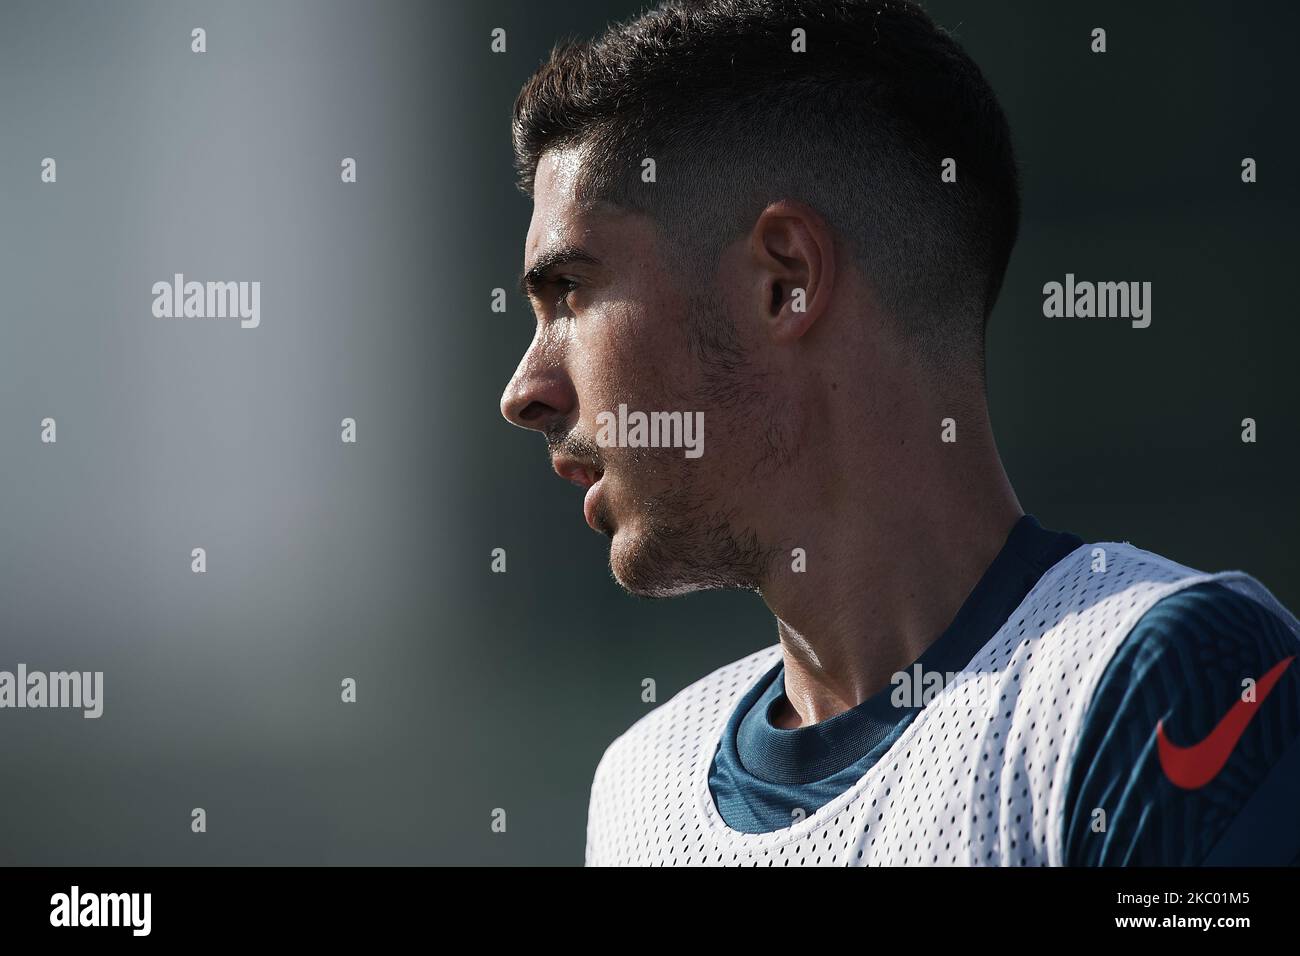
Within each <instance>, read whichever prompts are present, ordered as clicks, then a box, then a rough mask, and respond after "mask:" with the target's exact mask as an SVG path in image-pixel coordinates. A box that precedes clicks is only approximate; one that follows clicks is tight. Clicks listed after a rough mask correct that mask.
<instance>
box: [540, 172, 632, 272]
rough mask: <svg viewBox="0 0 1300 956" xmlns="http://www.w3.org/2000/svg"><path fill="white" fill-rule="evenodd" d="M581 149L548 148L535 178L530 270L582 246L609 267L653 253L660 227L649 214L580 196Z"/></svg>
mask: <svg viewBox="0 0 1300 956" xmlns="http://www.w3.org/2000/svg"><path fill="white" fill-rule="evenodd" d="M583 162H584V155H583V150H582V148H581V147H566V148H563V149H552V150H547V151H546V152H544V153H543V154H542V157H541V159H539V160H538V162H537V172H536V175H535V176H534V179H533V218H532V221H531V222H530V223H529V225H528V236H527V238H526V239H525V241H524V268H525V269H527V268H530V267H531V266H532V264H533V263H534V262H536V261H537V260H538V259H539V258H540V257H541V256H543V255H545V254H546V253H547V252H549V251H552V250H556V249H564V248H574V247H576V248H582V249H585V250H586V251H588V252H590V253H591V254H592V255H593V256H595V257H597V258H599V259H600V260H601V261H602V262H604V263H606V264H613V263H614V262H615V261H617V260H619V259H631V258H632V256H633V255H636V256H642V257H644V256H647V255H649V254H650V253H651V252H652V251H653V246H654V241H655V232H656V230H655V228H654V225H653V223H652V222H651V220H650V219H648V218H647V217H646V216H644V215H642V214H639V213H635V212H632V211H629V210H626V209H620V208H619V207H617V206H613V205H611V204H609V203H605V202H600V203H595V204H591V203H583V202H581V201H580V199H579V196H578V185H579V177H580V173H581V172H582V169H583Z"/></svg>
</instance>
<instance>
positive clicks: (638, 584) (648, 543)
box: [609, 525, 735, 598]
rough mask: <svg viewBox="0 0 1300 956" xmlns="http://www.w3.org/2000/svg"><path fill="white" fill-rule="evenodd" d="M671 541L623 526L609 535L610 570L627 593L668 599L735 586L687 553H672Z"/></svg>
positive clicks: (674, 544)
mask: <svg viewBox="0 0 1300 956" xmlns="http://www.w3.org/2000/svg"><path fill="white" fill-rule="evenodd" d="M685 545H686V542H684V541H681V540H675V541H673V542H672V544H669V543H668V542H666V541H664V540H663V539H661V538H659V537H657V536H654V535H648V534H646V533H644V532H641V531H640V530H639V529H637V528H636V527H635V526H627V525H624V526H622V527H619V528H618V529H616V530H615V531H614V532H613V533H612V534H611V541H610V549H609V570H610V573H611V574H612V575H613V576H614V580H615V581H617V582H618V584H619V586H620V587H621V588H623V590H625V591H627V592H628V593H629V594H635V595H636V596H638V597H645V598H669V597H678V596H679V595H682V594H691V593H693V592H695V591H708V590H713V589H716V588H726V587H734V586H735V585H733V584H731V583H729V582H724V581H723V580H722V576H720V575H719V574H718V573H717V572H716V570H714V569H702V568H699V567H697V566H696V562H694V561H691V560H685V558H686V557H687V556H686V555H683V554H680V553H674V550H673V548H674V547H679V548H680V547H683V546H685Z"/></svg>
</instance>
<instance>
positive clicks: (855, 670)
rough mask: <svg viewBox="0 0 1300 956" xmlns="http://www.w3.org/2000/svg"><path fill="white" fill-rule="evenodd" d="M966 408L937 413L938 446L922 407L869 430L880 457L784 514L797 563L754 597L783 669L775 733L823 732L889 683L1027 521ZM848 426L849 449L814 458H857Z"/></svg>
mask: <svg viewBox="0 0 1300 956" xmlns="http://www.w3.org/2000/svg"><path fill="white" fill-rule="evenodd" d="M899 404H902V403H899ZM976 404H977V406H978V408H977V409H976V410H974V411H972V410H971V409H970V408H966V409H965V410H964V411H963V412H960V413H958V412H954V411H950V412H948V413H946V414H948V415H951V416H952V417H955V418H956V419H957V428H958V430H959V431H958V436H957V437H958V440H957V441H956V442H953V443H944V442H941V441H940V426H939V422H940V420H941V419H942V418H943V417H946V415H945V414H940V413H938V410H935V409H932V408H931V407H929V406H931V405H932V403H931V402H928V401H927V402H925V403H924V406H926V412H925V413H924V414H923V415H920V416H916V417H914V418H913V419H912V420H911V421H910V422H901V421H900V422H898V423H897V424H894V425H886V426H884V427H883V429H882V428H881V427H879V426H875V427H873V428H872V433H873V439H874V440H873V441H872V442H871V446H872V447H874V448H888V449H890V454H889V455H887V456H877V457H876V459H875V460H873V461H871V462H870V463H861V462H849V463H843V462H841V463H838V464H840V465H842V466H843V467H840V468H838V469H836V468H832V469H823V470H822V472H821V476H820V477H819V478H817V479H815V480H814V479H812V477H811V476H808V479H809V480H807V481H805V482H804V483H803V484H801V485H800V487H799V488H798V489H796V493H797V496H801V497H802V507H799V508H794V507H786V508H783V509H782V510H783V511H784V513H785V514H787V515H797V519H798V525H797V526H791V527H783V528H781V529H780V531H779V532H778V534H777V536H776V540H782V541H788V542H790V548H794V547H801V548H803V549H804V551H805V553H806V556H807V557H806V569H805V570H804V571H803V572H802V573H795V572H794V571H793V570H792V567H791V559H790V556H789V551H788V550H786V551H785V552H782V556H781V557H778V559H777V560H776V561H775V562H774V563H773V565H772V569H771V570H770V571H769V573H768V574H767V575H765V579H764V581H763V584H762V587H761V591H762V594H763V599H764V601H765V602H766V603H767V605H768V607H769V608H770V609H771V611H772V613H773V614H774V615H775V616H776V620H777V629H778V632H779V635H780V640H781V647H782V653H783V656H784V660H785V687H786V695H787V699H788V701H789V705H790V707H789V708H787V709H786V711H785V713H784V714H778V715H777V717H778V723H779V724H780V725H782V726H787V727H797V726H801V725H806V724H812V723H819V722H821V721H823V720H827V719H829V718H831V717H834V716H835V715H836V714H839V713H843V712H844V711H846V710H848V709H850V708H852V707H854V706H856V705H858V704H860V703H861V702H862V701H864V700H866V699H867V698H869V697H871V696H872V695H873V694H875V693H877V692H878V691H880V690H882V689H884V688H885V687H887V686H889V684H890V679H891V677H892V676H893V675H894V674H895V673H896V672H898V671H900V670H903V669H905V668H906V667H907V666H909V665H910V664H911V663H912V662H913V661H915V660H916V659H917V658H918V657H919V656H920V655H921V654H922V653H923V652H924V651H925V649H926V648H927V647H929V646H930V645H931V644H932V643H933V642H934V641H935V640H936V639H937V638H938V637H939V636H940V635H941V634H942V633H943V631H944V630H945V629H946V628H947V626H948V625H949V624H950V623H951V622H952V620H953V618H954V617H955V616H956V614H957V611H958V610H959V609H960V607H961V605H962V603H963V602H964V601H965V600H966V598H967V597H968V596H969V595H970V593H971V591H972V590H973V589H974V587H975V585H976V584H977V583H978V582H979V580H980V578H981V577H982V576H983V574H984V572H985V571H986V570H987V569H988V566H989V565H990V564H991V563H992V561H993V559H994V558H995V557H996V556H997V554H998V552H999V551H1000V550H1001V548H1002V546H1003V544H1004V543H1005V542H1006V539H1007V535H1008V534H1009V533H1010V531H1011V529H1012V527H1013V526H1014V525H1015V523H1016V521H1017V520H1018V519H1019V518H1020V517H1021V515H1023V514H1024V512H1023V510H1022V509H1021V507H1020V503H1019V501H1017V499H1016V495H1015V492H1014V491H1013V490H1012V487H1011V483H1010V482H1009V481H1008V479H1007V476H1006V472H1005V471H1004V470H1003V467H1002V462H1001V460H1000V459H999V457H998V453H997V448H996V446H995V444H994V441H993V435H992V429H991V428H990V426H989V421H988V415H987V411H986V410H985V408H984V404H983V402H982V400H981V401H980V402H978V403H976ZM896 407H897V406H896ZM913 407H916V406H913ZM879 417H883V418H890V417H891V416H879ZM832 419H833V416H832ZM844 424H845V425H846V427H848V428H857V429H859V430H858V431H857V432H856V434H857V436H858V437H857V439H856V442H851V443H850V444H848V445H845V444H839V443H838V442H837V441H836V440H835V439H834V438H832V437H830V436H827V441H826V443H825V444H822V443H820V442H819V443H818V444H819V447H822V448H837V447H839V448H843V447H855V445H856V446H859V447H860V446H861V444H862V439H861V437H860V436H861V435H862V434H863V432H862V431H861V430H860V429H861V425H862V423H861V421H857V422H856V423H855V422H851V421H850V422H845V423H844ZM832 427H833V422H832ZM895 449H896V451H895ZM810 491H811V497H812V498H813V500H812V501H809V500H808V498H809V493H810ZM796 493H792V497H794V496H796ZM810 505H811V507H810ZM790 708H792V709H790Z"/></svg>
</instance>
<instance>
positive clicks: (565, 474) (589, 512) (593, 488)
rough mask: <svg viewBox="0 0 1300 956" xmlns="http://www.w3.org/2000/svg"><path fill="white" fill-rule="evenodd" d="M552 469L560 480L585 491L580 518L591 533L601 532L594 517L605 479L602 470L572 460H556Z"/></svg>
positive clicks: (592, 465)
mask: <svg viewBox="0 0 1300 956" xmlns="http://www.w3.org/2000/svg"><path fill="white" fill-rule="evenodd" d="M554 467H555V473H556V474H557V475H559V476H560V477H561V478H564V479H565V480H566V481H571V482H572V483H573V484H575V485H577V486H578V487H579V488H585V489H587V494H586V497H584V498H583V499H582V516H583V517H584V518H586V519H587V524H588V526H589V527H590V528H591V529H592V530H593V531H603V530H604V529H603V528H602V527H601V526H600V525H599V524H597V523H596V515H597V508H598V507H599V504H600V495H601V483H602V481H603V480H604V478H605V471H604V469H602V468H598V467H597V466H595V465H594V464H587V463H584V462H580V461H577V460H576V459H573V458H557V459H555V462H554Z"/></svg>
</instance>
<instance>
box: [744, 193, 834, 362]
mask: <svg viewBox="0 0 1300 956" xmlns="http://www.w3.org/2000/svg"><path fill="white" fill-rule="evenodd" d="M749 253H750V259H751V265H752V267H753V269H754V277H755V279H756V287H755V290H754V291H755V294H756V295H757V296H758V297H759V306H760V314H761V315H762V316H763V317H764V320H765V324H766V326H767V328H768V332H769V334H770V335H771V336H772V337H773V339H774V340H775V341H778V342H793V341H795V340H797V339H799V338H801V337H802V336H803V335H804V334H805V333H807V332H808V330H809V329H811V328H812V327H813V323H815V322H816V321H817V320H818V319H819V318H821V316H822V315H824V314H825V313H826V311H827V310H828V309H829V308H830V302H831V291H832V288H833V287H834V284H835V240H834V236H833V235H832V233H831V229H830V227H829V226H828V225H827V224H826V221H825V220H824V219H822V217H821V216H820V215H819V214H818V213H817V212H816V210H814V209H812V208H811V207H810V206H807V205H805V204H803V203H801V202H795V201H793V200H785V199H782V200H778V201H777V202H774V203H772V204H770V205H769V206H768V207H767V208H766V209H764V210H763V211H762V212H761V213H760V214H759V216H758V219H756V220H755V222H754V227H753V229H752V230H750V235H749Z"/></svg>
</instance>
